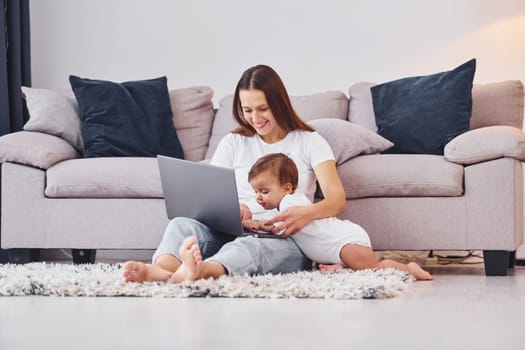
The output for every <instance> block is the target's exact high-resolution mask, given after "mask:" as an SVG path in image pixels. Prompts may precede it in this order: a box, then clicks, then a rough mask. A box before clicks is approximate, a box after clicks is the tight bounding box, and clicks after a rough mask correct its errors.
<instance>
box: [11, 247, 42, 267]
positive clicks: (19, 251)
mask: <svg viewBox="0 0 525 350" xmlns="http://www.w3.org/2000/svg"><path fill="white" fill-rule="evenodd" d="M4 252H5V253H6V255H7V261H6V262H9V263H10V264H27V263H29V262H33V261H39V260H40V249H27V248H16V249H5V250H4Z"/></svg>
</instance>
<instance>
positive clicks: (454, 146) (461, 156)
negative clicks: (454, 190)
mask: <svg viewBox="0 0 525 350" xmlns="http://www.w3.org/2000/svg"><path fill="white" fill-rule="evenodd" d="M444 155H445V159H447V160H448V161H450V162H454V163H459V164H464V165H468V164H474V163H480V162H484V161H488V160H492V159H497V158H502V157H510V158H515V159H517V160H520V161H525V134H524V133H523V131H521V130H520V129H518V128H515V127H512V126H503V125H498V126H488V127H484V128H479V129H474V130H470V131H467V132H465V133H463V134H461V135H459V136H457V137H455V138H454V139H453V140H452V141H450V142H449V143H448V144H447V145H446V146H445V154H444Z"/></svg>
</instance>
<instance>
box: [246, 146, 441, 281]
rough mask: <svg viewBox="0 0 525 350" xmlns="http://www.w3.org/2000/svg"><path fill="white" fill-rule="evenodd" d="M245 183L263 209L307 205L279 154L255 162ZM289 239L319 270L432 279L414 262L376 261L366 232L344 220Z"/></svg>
mask: <svg viewBox="0 0 525 350" xmlns="http://www.w3.org/2000/svg"><path fill="white" fill-rule="evenodd" d="M248 182H249V183H250V185H251V186H252V187H253V189H254V190H255V193H256V198H257V203H258V204H259V205H260V206H262V207H263V208H264V209H278V210H279V211H284V210H286V209H287V208H289V207H292V206H298V205H308V204H310V203H311V202H310V200H309V199H308V198H307V197H306V196H305V195H304V194H302V193H295V189H296V187H297V183H298V172H297V167H296V165H295V163H294V162H293V160H291V159H290V158H288V157H287V156H286V155H284V154H282V153H272V154H268V155H266V156H263V157H261V158H260V159H259V160H257V162H255V164H254V165H253V166H252V168H251V170H250V172H249V173H248ZM243 225H244V226H245V227H246V228H249V229H255V230H264V231H271V230H272V229H273V225H267V224H266V223H265V222H262V221H256V220H245V221H244V222H243ZM291 237H292V239H293V240H294V241H295V242H296V243H297V245H298V246H299V248H301V250H302V251H303V253H304V254H305V255H306V256H307V257H308V258H310V259H312V260H313V261H316V262H318V263H322V264H321V265H319V268H320V270H323V271H328V270H334V269H342V268H344V267H349V268H351V269H354V270H361V269H367V268H388V267H393V268H396V269H399V270H403V271H408V272H409V273H411V274H412V275H413V276H414V277H415V278H416V279H418V280H431V279H432V276H431V275H430V273H428V272H427V271H425V270H423V269H422V268H421V267H420V266H419V265H418V264H416V263H415V262H410V263H408V264H403V263H399V262H396V261H393V260H381V261H378V260H377V257H376V255H375V254H374V252H373V251H372V248H371V244H370V238H369V237H368V234H367V233H366V231H365V230H364V229H363V228H362V227H361V226H359V225H357V224H354V223H352V222H350V221H348V220H341V219H338V218H336V217H330V218H326V219H319V220H314V221H312V222H311V223H310V224H308V225H306V226H305V227H304V228H303V229H302V230H300V231H299V232H298V233H296V234H295V235H293V236H291ZM327 264H329V265H327Z"/></svg>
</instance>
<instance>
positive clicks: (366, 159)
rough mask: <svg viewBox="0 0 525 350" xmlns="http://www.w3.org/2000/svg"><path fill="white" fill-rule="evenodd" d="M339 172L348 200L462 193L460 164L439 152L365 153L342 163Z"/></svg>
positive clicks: (449, 195)
mask: <svg viewBox="0 0 525 350" xmlns="http://www.w3.org/2000/svg"><path fill="white" fill-rule="evenodd" d="M338 172H339V175H340V176H341V180H342V181H343V186H344V188H345V192H346V198H347V199H351V198H364V197H454V196H461V195H462V194H463V166H462V165H459V164H455V163H451V162H448V161H447V160H445V158H444V157H443V156H438V155H422V154H373V155H365V156H360V157H356V158H353V159H351V160H349V161H348V162H346V163H344V164H341V165H340V166H339V167H338Z"/></svg>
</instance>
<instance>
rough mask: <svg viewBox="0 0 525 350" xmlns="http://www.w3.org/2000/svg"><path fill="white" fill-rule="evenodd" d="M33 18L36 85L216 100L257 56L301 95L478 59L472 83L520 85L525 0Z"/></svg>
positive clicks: (203, 1)
mask: <svg viewBox="0 0 525 350" xmlns="http://www.w3.org/2000/svg"><path fill="white" fill-rule="evenodd" d="M31 26H32V27H31V35H32V65H33V72H32V74H33V86H34V87H44V88H60V89H62V88H68V87H69V83H68V80H67V78H68V76H69V74H76V75H80V76H83V77H89V78H94V79H108V80H115V81H125V80H134V79H145V78H153V77H157V76H161V75H166V76H167V77H168V84H169V86H170V88H178V87H188V86H194V85H209V86H211V87H212V88H213V89H214V90H215V98H214V101H215V103H216V104H217V102H218V101H219V99H220V98H221V97H222V96H224V95H226V94H229V93H231V92H232V91H233V89H234V86H235V84H236V82H237V80H238V78H239V76H240V74H241V73H242V72H243V71H244V70H245V69H246V68H248V67H250V66H252V65H254V64H258V63H264V64H269V65H271V66H273V67H274V68H275V69H276V70H277V71H278V72H279V73H280V74H281V76H282V78H283V80H284V82H285V84H286V85H287V87H288V90H289V92H290V94H306V93H314V92H320V91H324V90H329V89H330V90H332V89H338V90H342V91H344V92H346V91H347V89H348V87H349V86H350V85H351V84H353V83H355V82H358V81H362V80H368V81H374V82H383V81H389V80H393V79H397V78H401V77H406V76H411V75H421V74H430V73H435V72H439V71H443V70H448V69H452V68H453V67H455V66H457V65H459V64H461V63H463V62H465V61H466V60H468V59H470V58H472V57H476V58H477V59H478V65H477V71H476V76H475V82H477V83H485V82H492V81H501V80H506V79H519V80H522V81H524V82H525V1H524V0H498V1H494V0H441V1H421V0H396V1H388V0H384V1H378V0H323V1H308V0H259V1H252V0H222V1H220V0H193V1H192V0H187V1H181V0H179V1H177V0H175V1H169V0H149V1H145V0H143V1H140V0H89V1H87V0H45V1H42V0H39V1H38V0H35V1H31ZM520 255H521V256H524V257H525V249H522V250H521V252H520Z"/></svg>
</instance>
